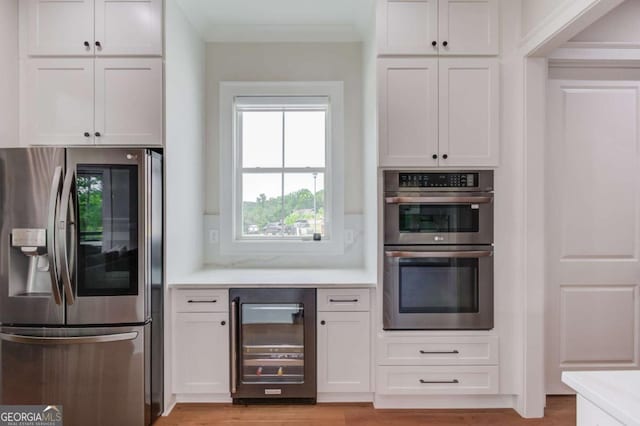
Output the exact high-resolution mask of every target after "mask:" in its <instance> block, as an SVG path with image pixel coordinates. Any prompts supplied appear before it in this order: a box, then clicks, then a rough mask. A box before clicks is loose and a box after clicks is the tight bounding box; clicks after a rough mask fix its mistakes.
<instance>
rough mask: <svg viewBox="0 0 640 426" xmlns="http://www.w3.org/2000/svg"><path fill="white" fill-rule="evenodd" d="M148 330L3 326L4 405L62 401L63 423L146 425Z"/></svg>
mask: <svg viewBox="0 0 640 426" xmlns="http://www.w3.org/2000/svg"><path fill="white" fill-rule="evenodd" d="M149 333H150V325H149V324H147V325H145V326H136V327H111V328H103V327H101V328H62V327H58V328H36V327H29V328H27V327H23V328H19V327H18V328H16V327H2V328H0V356H1V358H2V363H1V364H0V375H1V376H2V387H1V388H0V399H1V400H2V404H11V405H29V404H43V403H44V404H62V405H63V414H64V424H65V425H96V426H98V425H104V426H112V425H123V426H125V425H131V426H134V425H144V424H149V422H150V419H149V412H148V410H144V409H143V408H144V407H145V406H148V405H149V404H150V401H149V388H148V386H149V383H148V380H146V377H148V375H149V359H148V357H147V356H146V354H147V351H148V348H147V345H148V343H147V341H148V340H149Z"/></svg>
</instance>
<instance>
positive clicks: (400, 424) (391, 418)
mask: <svg viewBox="0 0 640 426" xmlns="http://www.w3.org/2000/svg"><path fill="white" fill-rule="evenodd" d="M575 424H576V400H575V397H573V396H553V397H548V398H547V409H546V412H545V418H544V419H529V420H527V419H523V418H521V417H520V416H519V415H518V414H517V413H516V412H515V411H513V410H374V408H373V406H372V405H371V404H318V405H304V406H290V405H267V406H248V407H245V406H237V405H236V406H234V405H230V404H178V405H177V406H176V407H175V408H174V409H173V411H172V412H171V415H169V416H168V417H163V418H162V419H160V420H158V421H157V422H156V423H155V425H154V426H177V425H180V426H204V425H229V426H239V425H242V426H294V425H304V426H334V425H335V426H404V425H407V426H414V425H434V426H435V425H437V426H456V425H481V426H490V425H516V426H517V425H526V426H542V425H549V426H573V425H575Z"/></svg>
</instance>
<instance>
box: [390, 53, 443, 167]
mask: <svg viewBox="0 0 640 426" xmlns="http://www.w3.org/2000/svg"><path fill="white" fill-rule="evenodd" d="M378 66H379V69H378V123H379V143H380V146H379V150H380V151H379V152H380V154H379V155H380V158H379V162H380V166H382V167H403V166H411V165H415V166H425V167H426V166H437V165H438V59H435V58H383V59H379V60H378ZM434 157H435V158H434Z"/></svg>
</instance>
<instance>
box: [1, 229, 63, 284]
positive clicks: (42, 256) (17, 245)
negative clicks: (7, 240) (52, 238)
mask: <svg viewBox="0 0 640 426" xmlns="http://www.w3.org/2000/svg"><path fill="white" fill-rule="evenodd" d="M9 262H10V264H9V270H10V274H11V279H10V280H9V283H10V284H9V286H10V289H9V292H10V295H11V296H39V295H45V294H50V293H51V275H50V269H49V268H51V267H52V265H50V262H49V256H48V254H47V230H46V229H37V228H30V229H24V228H23V229H12V230H11V249H10V255H9Z"/></svg>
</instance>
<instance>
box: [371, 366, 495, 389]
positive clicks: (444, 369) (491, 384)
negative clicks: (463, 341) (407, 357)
mask: <svg viewBox="0 0 640 426" xmlns="http://www.w3.org/2000/svg"><path fill="white" fill-rule="evenodd" d="M376 371H377V377H376V387H377V393H379V394H381V395H474V394H496V393H498V386H499V384H498V367H497V366H465V367H462V366H453V367H448V366H433V367H421V366H388V367H387V366H379V367H377V369H376Z"/></svg>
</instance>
